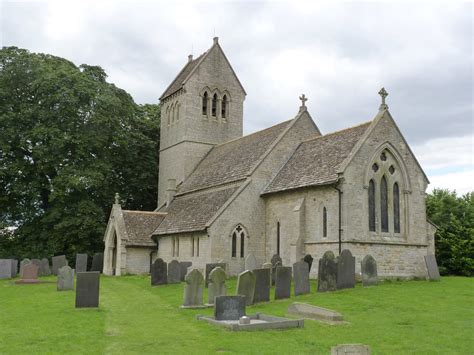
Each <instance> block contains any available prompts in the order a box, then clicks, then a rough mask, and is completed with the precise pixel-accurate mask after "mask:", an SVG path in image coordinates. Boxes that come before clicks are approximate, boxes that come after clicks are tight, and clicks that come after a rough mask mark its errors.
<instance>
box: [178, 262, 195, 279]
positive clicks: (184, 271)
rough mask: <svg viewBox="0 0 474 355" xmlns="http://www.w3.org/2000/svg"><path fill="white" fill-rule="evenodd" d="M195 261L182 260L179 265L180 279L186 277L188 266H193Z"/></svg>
mask: <svg viewBox="0 0 474 355" xmlns="http://www.w3.org/2000/svg"><path fill="white" fill-rule="evenodd" d="M192 265H193V263H192V262H190V261H180V262H179V267H180V270H181V271H180V279H179V280H180V281H184V278H185V277H186V274H187V273H188V267H190V266H192Z"/></svg>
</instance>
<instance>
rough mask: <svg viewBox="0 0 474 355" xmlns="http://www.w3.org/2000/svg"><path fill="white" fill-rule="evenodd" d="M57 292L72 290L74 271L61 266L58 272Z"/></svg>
mask: <svg viewBox="0 0 474 355" xmlns="http://www.w3.org/2000/svg"><path fill="white" fill-rule="evenodd" d="M57 289H58V291H69V290H74V269H71V268H70V267H69V266H67V265H66V266H63V267H62V268H60V269H59V270H58V282H57Z"/></svg>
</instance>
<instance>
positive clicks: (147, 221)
mask: <svg viewBox="0 0 474 355" xmlns="http://www.w3.org/2000/svg"><path fill="white" fill-rule="evenodd" d="M122 215H123V221H124V223H125V229H126V231H127V235H128V241H127V242H126V245H127V246H156V243H155V242H153V240H152V239H151V238H150V237H151V234H152V233H153V231H154V230H155V229H156V228H157V227H158V225H159V224H160V223H161V221H162V220H163V218H165V215H166V214H164V213H160V212H145V211H128V210H122Z"/></svg>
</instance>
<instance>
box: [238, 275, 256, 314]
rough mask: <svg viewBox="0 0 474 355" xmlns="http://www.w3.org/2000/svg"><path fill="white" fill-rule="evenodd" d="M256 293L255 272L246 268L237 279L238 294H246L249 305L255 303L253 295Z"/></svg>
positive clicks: (246, 301)
mask: <svg viewBox="0 0 474 355" xmlns="http://www.w3.org/2000/svg"><path fill="white" fill-rule="evenodd" d="M254 293H255V274H254V273H253V272H252V271H250V270H246V271H244V272H242V273H240V274H239V277H238V279H237V294H238V295H241V296H245V303H246V305H247V306H249V305H251V304H253V296H254Z"/></svg>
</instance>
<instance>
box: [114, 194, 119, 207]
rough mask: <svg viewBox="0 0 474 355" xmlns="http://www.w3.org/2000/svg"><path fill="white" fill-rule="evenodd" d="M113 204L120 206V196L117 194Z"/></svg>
mask: <svg viewBox="0 0 474 355" xmlns="http://www.w3.org/2000/svg"><path fill="white" fill-rule="evenodd" d="M115 204H116V205H120V195H119V193H118V192H116V193H115Z"/></svg>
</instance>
